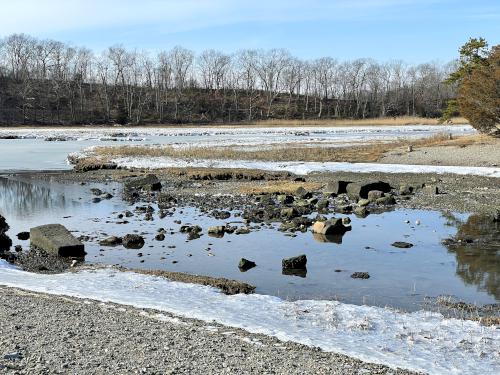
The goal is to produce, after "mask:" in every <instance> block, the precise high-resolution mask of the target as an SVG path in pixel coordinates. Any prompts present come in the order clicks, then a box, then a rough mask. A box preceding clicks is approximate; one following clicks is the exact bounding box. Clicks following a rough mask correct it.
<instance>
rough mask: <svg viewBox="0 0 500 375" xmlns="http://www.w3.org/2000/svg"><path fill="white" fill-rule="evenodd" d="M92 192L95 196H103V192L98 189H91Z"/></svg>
mask: <svg viewBox="0 0 500 375" xmlns="http://www.w3.org/2000/svg"><path fill="white" fill-rule="evenodd" d="M90 192H91V193H92V194H94V195H102V190H101V189H97V188H91V189H90Z"/></svg>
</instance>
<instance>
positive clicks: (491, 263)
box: [445, 215, 500, 300]
mask: <svg viewBox="0 0 500 375" xmlns="http://www.w3.org/2000/svg"><path fill="white" fill-rule="evenodd" d="M454 224H455V225H457V227H458V232H457V234H456V235H455V237H454V238H452V239H449V240H446V241H445V245H446V247H447V248H448V251H450V252H453V253H454V254H455V256H456V259H457V271H456V272H457V275H458V276H459V277H460V278H461V279H462V280H463V281H464V282H465V283H467V284H470V285H476V286H477V287H478V289H480V290H484V291H486V292H487V293H489V294H491V295H493V296H494V297H495V298H496V299H497V300H500V285H499V284H500V223H498V222H493V220H492V218H491V217H490V216H488V215H471V216H470V217H469V218H468V219H467V221H466V222H465V223H464V222H460V221H458V220H456V221H455V222H454Z"/></svg>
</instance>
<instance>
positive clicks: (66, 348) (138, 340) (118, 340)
mask: <svg viewBox="0 0 500 375" xmlns="http://www.w3.org/2000/svg"><path fill="white" fill-rule="evenodd" d="M0 301H1V304H0V306H1V307H0V318H1V319H2V321H4V324H3V326H2V333H1V334H0V337H1V338H2V340H3V342H4V347H3V350H4V351H5V353H4V352H2V353H0V354H2V355H8V354H11V357H12V358H16V359H14V360H8V359H6V358H5V357H4V358H3V359H1V358H2V357H0V372H1V371H2V368H4V369H6V370H7V371H8V370H9V369H11V370H17V373H20V374H34V373H37V374H38V373H44V371H48V370H54V369H61V371H63V372H66V371H71V372H72V373H88V372H89V371H90V372H92V373H96V374H107V373H117V372H118V373H137V372H140V373H204V374H220V373H224V372H226V373H245V374H260V373H263V372H267V373H268V372H274V373H277V374H288V373H290V374H303V373H330V374H359V373H374V374H388V373H392V374H398V375H406V374H415V373H414V372H411V371H407V370H401V369H399V370H393V369H390V368H389V367H387V366H383V365H377V364H373V363H367V362H362V361H360V360H357V359H354V358H352V357H348V356H345V355H342V354H335V353H328V352H323V351H321V350H318V349H316V348H311V347H308V346H305V345H301V344H296V343H292V342H285V341H280V340H278V339H276V338H273V337H270V336H266V335H262V334H252V333H249V332H247V331H245V330H242V329H238V328H233V327H227V326H223V325H221V324H217V323H206V322H202V321H200V320H195V319H189V318H179V317H178V316H175V315H172V314H169V313H166V312H163V311H162V312H158V311H156V310H151V309H137V308H133V307H130V306H124V305H116V304H112V303H105V304H103V303H101V302H98V301H92V300H88V299H85V300H82V299H77V298H74V297H64V296H54V295H50V296H49V295H46V294H43V293H34V292H27V291H24V290H21V289H17V288H6V287H0ZM13 312H15V313H16V314H15V316H14V317H12V316H11V314H12V313H13ZM56 321H57V322H58V323H57V325H56V324H52V322H54V323H55V322H56ZM33 336H36V337H39V339H38V340H32V337H33ZM47 346H50V348H51V350H50V351H47V350H46V347H47ZM105 348H108V350H106V349H105ZM110 348H113V349H112V350H109V349H110ZM81 353H85V355H81ZM207 353H210V355H207ZM11 357H9V358H11ZM4 366H9V367H4Z"/></svg>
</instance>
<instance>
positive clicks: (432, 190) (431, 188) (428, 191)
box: [422, 185, 439, 195]
mask: <svg viewBox="0 0 500 375" xmlns="http://www.w3.org/2000/svg"><path fill="white" fill-rule="evenodd" d="M422 192H423V193H424V194H425V195H437V194H439V188H438V187H437V186H436V185H425V186H424V187H423V188H422Z"/></svg>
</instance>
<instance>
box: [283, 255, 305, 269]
mask: <svg viewBox="0 0 500 375" xmlns="http://www.w3.org/2000/svg"><path fill="white" fill-rule="evenodd" d="M306 265H307V257H306V256H305V254H301V255H298V256H296V257H291V258H285V259H283V260H282V261H281V268H282V269H304V268H306Z"/></svg>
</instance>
